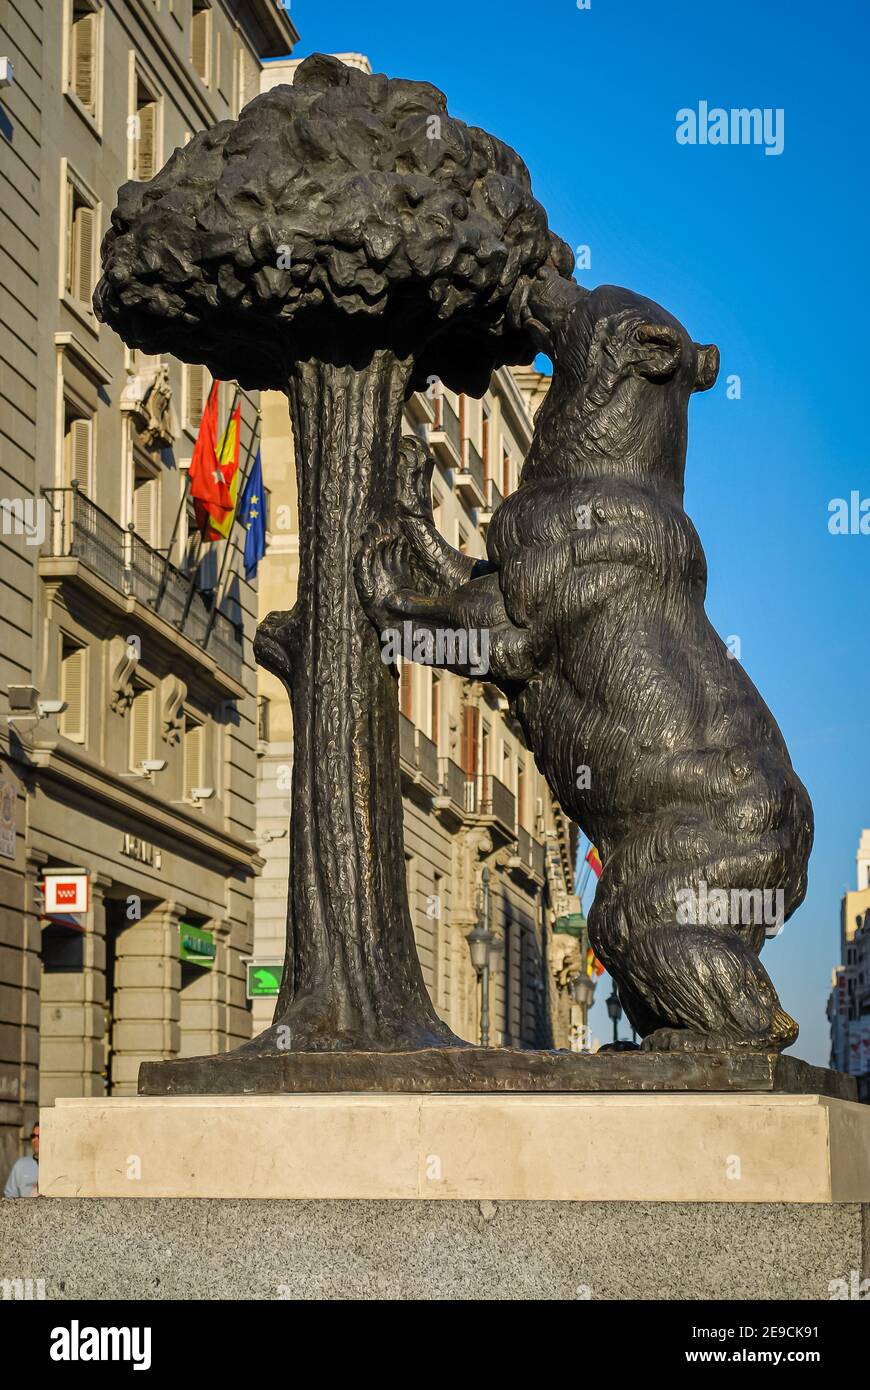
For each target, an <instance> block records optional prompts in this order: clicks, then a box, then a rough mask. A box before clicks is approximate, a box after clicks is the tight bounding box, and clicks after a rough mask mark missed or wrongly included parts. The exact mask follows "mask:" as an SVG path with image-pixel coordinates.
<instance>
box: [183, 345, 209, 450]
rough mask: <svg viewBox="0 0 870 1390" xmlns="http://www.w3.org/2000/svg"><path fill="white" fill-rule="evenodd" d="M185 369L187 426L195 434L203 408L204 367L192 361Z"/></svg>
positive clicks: (200, 420) (200, 421)
mask: <svg viewBox="0 0 870 1390" xmlns="http://www.w3.org/2000/svg"><path fill="white" fill-rule="evenodd" d="M185 371H186V375H187V392H186V394H187V427H188V429H190V430H193V432H194V434H196V432H197V431H198V429H199V427H200V424H201V423H202V412H203V411H204V410H205V367H203V366H202V365H201V364H200V363H197V362H192V363H190V364H189V365H188V366H187V367H186V369H185Z"/></svg>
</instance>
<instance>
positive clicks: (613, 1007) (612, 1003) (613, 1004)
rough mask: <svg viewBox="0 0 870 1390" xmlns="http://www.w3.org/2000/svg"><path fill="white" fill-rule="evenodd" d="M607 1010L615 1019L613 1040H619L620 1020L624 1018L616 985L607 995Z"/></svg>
mask: <svg viewBox="0 0 870 1390" xmlns="http://www.w3.org/2000/svg"><path fill="white" fill-rule="evenodd" d="M607 1012H608V1014H609V1016H610V1017H611V1018H612V1019H613V1041H614V1042H619V1020H620V1019H621V1018H622V1005H621V1004H620V1002H619V997H618V996H617V993H616V985H615V984H614V986H613V989H612V990H611V992H610V994H608V996H607Z"/></svg>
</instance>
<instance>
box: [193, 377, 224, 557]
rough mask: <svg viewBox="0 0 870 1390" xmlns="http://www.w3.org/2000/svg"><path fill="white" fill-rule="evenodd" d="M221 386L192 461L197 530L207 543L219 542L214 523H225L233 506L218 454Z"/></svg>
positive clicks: (205, 417) (214, 393)
mask: <svg viewBox="0 0 870 1390" xmlns="http://www.w3.org/2000/svg"><path fill="white" fill-rule="evenodd" d="M219 386H220V382H218V381H216V382H215V383H214V385H213V386H212V388H211V391H210V392H209V397H208V400H207V402H206V406H205V410H204V411H203V412H202V420H201V422H200V426H199V434H198V435H197V436H196V444H195V445H194V448H193V458H192V459H191V460H190V496H191V498H192V500H193V509H194V512H195V514H196V528H197V530H198V531H199V532H200V534H201V535H203V536H205V538H206V540H214V539H216V537H215V536H213V535H212V534H211V532H212V529H213V525H214V520H215V519H217V520H222V519H223V517H224V516H225V515H226V513H227V512H228V511H230V510H231V508H232V505H233V503H232V499H231V497H230V493H229V489H228V487H227V484H226V479H225V478H224V475H223V472H222V470H221V467H220V463H219V460H218V453H217V429H218V387H219Z"/></svg>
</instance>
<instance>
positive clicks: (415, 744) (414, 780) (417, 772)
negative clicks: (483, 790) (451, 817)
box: [399, 711, 441, 804]
mask: <svg viewBox="0 0 870 1390" xmlns="http://www.w3.org/2000/svg"><path fill="white" fill-rule="evenodd" d="M399 765H400V768H401V771H402V782H403V789H404V790H405V791H406V792H409V793H410V794H411V795H413V797H414V798H415V800H417V801H420V802H423V803H424V804H428V802H429V800H430V799H431V798H435V799H436V804H437V796H438V793H439V791H440V789H441V778H440V777H439V774H438V749H437V748H436V746H435V744H434V743H433V742H432V740H431V738H427V737H426V735H425V734H424V733H423V732H422V730H420V729H418V728H417V727H416V725H415V724H414V722H413V720H411V719H408V718H407V716H406V715H404V714H402V712H401V711H399Z"/></svg>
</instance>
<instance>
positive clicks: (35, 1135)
mask: <svg viewBox="0 0 870 1390" xmlns="http://www.w3.org/2000/svg"><path fill="white" fill-rule="evenodd" d="M30 1142H31V1144H32V1146H33V1157H34V1158H35V1159H37V1160H38V1159H39V1121H38V1120H37V1122H36V1124H35V1125H34V1126H33V1129H32V1130H31V1131H30Z"/></svg>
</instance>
